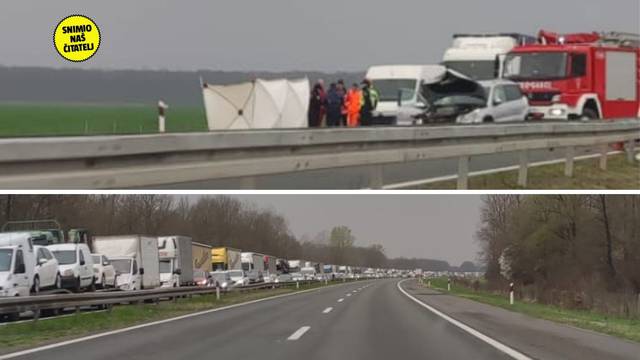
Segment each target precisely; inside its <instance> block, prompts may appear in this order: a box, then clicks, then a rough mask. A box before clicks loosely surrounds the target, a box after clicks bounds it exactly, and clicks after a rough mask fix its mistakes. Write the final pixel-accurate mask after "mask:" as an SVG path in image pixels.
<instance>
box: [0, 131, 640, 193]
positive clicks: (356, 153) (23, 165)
mask: <svg viewBox="0 0 640 360" xmlns="http://www.w3.org/2000/svg"><path fill="white" fill-rule="evenodd" d="M638 138H640V119H626V120H616V121H593V122H587V123H581V122H560V123H536V122H528V123H518V124H491V125H486V124H485V125H470V126H428V127H406V128H403V127H389V128H358V129H344V128H340V129H313V130H310V129H299V130H253V131H225V132H209V133H189V134H160V135H124V136H122V135H121V136H90V137H84V136H83V137H54V138H16V139H0V188H2V189H16V188H19V189H65V188H71V189H100V188H144V187H159V186H162V185H167V184H179V183H187V182H196V181H206V180H216V179H225V178H241V179H242V181H240V186H239V187H246V188H255V187H256V186H255V184H256V181H255V177H257V176H264V175H275V174H287V173H297V172H303V171H309V170H321V169H334V168H346V167H356V166H368V167H369V168H370V176H369V184H370V187H371V188H381V187H382V186H383V185H384V179H383V177H382V166H384V165H387V164H397V163H408V162H415V161H423V160H432V159H444V158H458V159H459V171H458V172H459V182H458V187H459V188H466V185H467V174H468V167H469V158H470V157H471V156H478V155H487V154H496V153H505V152H519V153H520V160H521V161H520V163H521V171H520V184H521V185H526V169H527V165H528V156H527V152H528V151H532V150H539V149H549V148H556V149H557V148H565V149H566V151H567V164H568V165H567V175H568V176H571V175H572V174H573V158H574V154H575V148H576V147H582V146H602V149H605V146H606V145H609V144H613V143H620V142H625V143H626V144H627V148H628V151H629V153H633V150H634V149H633V147H634V140H636V139H638ZM603 152H604V150H603ZM605 159H606V158H605ZM629 159H630V161H632V160H633V157H632V156H630V157H629ZM601 166H604V167H606V160H603V162H602V163H601Z"/></svg>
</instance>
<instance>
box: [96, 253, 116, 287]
mask: <svg viewBox="0 0 640 360" xmlns="http://www.w3.org/2000/svg"><path fill="white" fill-rule="evenodd" d="M91 256H92V257H93V272H94V273H95V276H96V285H97V286H98V287H100V288H102V289H106V288H107V287H111V288H114V287H116V270H115V269H114V268H113V265H112V264H111V261H110V260H109V259H108V258H107V257H106V256H105V255H102V254H91Z"/></svg>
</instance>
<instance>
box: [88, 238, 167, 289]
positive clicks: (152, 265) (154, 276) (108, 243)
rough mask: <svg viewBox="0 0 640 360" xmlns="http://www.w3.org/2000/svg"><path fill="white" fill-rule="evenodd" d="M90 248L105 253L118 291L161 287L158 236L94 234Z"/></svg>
mask: <svg viewBox="0 0 640 360" xmlns="http://www.w3.org/2000/svg"><path fill="white" fill-rule="evenodd" d="M93 251H94V252H96V253H99V254H104V255H106V256H107V257H108V258H109V260H111V264H112V265H113V268H114V269H115V270H116V287H117V288H119V289H121V290H142V289H155V288H158V287H160V260H159V257H158V239H157V238H155V237H149V236H141V235H122V236H96V237H95V238H94V239H93Z"/></svg>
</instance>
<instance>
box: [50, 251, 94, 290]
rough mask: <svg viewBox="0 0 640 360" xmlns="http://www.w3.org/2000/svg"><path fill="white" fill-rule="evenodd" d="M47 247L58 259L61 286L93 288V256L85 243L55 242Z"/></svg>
mask: <svg viewBox="0 0 640 360" xmlns="http://www.w3.org/2000/svg"><path fill="white" fill-rule="evenodd" d="M47 248H48V249H49V250H50V251H51V252H52V253H53V255H54V256H55V257H56V259H57V260H58V269H59V271H60V275H61V276H62V287H63V288H67V289H72V290H74V291H81V290H83V289H89V290H95V282H96V279H95V276H94V273H93V257H91V250H89V246H87V244H55V245H49V246H48V247H47Z"/></svg>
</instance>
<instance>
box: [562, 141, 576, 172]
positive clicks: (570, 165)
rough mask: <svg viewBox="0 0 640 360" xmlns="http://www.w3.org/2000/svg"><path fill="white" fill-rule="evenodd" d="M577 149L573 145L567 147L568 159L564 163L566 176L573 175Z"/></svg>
mask: <svg viewBox="0 0 640 360" xmlns="http://www.w3.org/2000/svg"><path fill="white" fill-rule="evenodd" d="M575 152H576V149H575V148H574V147H573V146H569V147H568V148H567V159H566V161H565V163H564V176H566V177H569V178H570V177H573V162H574V157H575Z"/></svg>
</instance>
